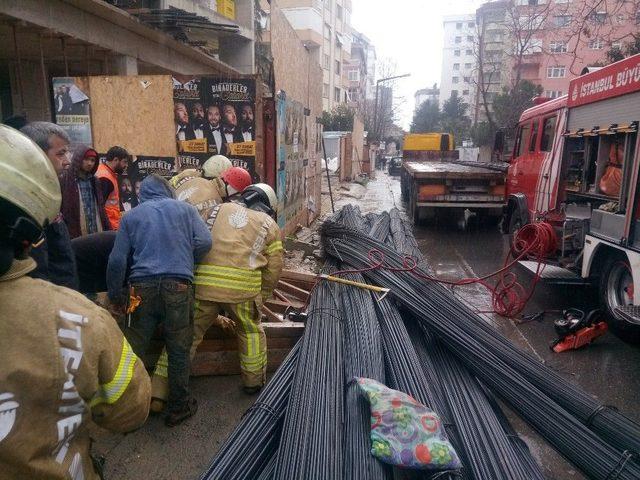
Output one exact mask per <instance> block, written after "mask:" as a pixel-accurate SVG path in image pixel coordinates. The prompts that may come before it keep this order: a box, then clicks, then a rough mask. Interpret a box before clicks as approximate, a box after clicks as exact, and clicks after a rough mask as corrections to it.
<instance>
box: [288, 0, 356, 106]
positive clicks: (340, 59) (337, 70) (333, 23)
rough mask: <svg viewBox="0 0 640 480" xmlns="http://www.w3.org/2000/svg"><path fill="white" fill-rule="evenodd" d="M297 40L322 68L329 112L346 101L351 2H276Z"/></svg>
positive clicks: (325, 102)
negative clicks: (312, 52) (312, 51)
mask: <svg viewBox="0 0 640 480" xmlns="http://www.w3.org/2000/svg"><path fill="white" fill-rule="evenodd" d="M277 3H278V6H279V7H280V8H281V9H282V11H283V12H284V14H285V15H286V17H287V19H288V20H289V22H290V23H291V26H292V27H293V28H294V30H295V31H296V33H297V34H298V36H299V37H300V39H301V40H302V41H303V42H305V45H306V47H307V48H309V49H312V50H314V51H315V52H316V53H317V59H318V62H319V64H320V66H321V67H322V75H323V78H322V104H323V109H324V110H325V111H330V110H331V109H332V108H333V107H334V106H335V105H336V104H339V103H344V102H347V101H348V96H349V92H348V86H347V81H348V80H347V77H346V76H345V75H344V67H345V64H346V63H348V62H349V61H350V59H351V43H352V32H351V12H352V6H351V0H278V2H277Z"/></svg>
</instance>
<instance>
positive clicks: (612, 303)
mask: <svg viewBox="0 0 640 480" xmlns="http://www.w3.org/2000/svg"><path fill="white" fill-rule="evenodd" d="M598 293H599V296H600V305H601V307H602V311H603V312H604V314H605V318H606V321H607V324H608V325H609V329H610V330H611V332H612V333H613V334H614V335H616V336H617V337H618V338H620V340H622V341H623V342H626V343H630V344H633V345H638V344H640V325H633V324H631V323H629V322H628V321H626V320H625V319H624V318H622V316H621V315H620V314H618V313H616V311H615V309H616V308H617V307H620V306H624V305H631V304H632V302H633V278H632V276H631V268H630V266H629V261H628V260H627V258H626V256H623V255H612V256H611V257H610V258H608V259H607V260H606V261H605V264H604V266H603V269H602V273H601V275H600V281H599V288H598Z"/></svg>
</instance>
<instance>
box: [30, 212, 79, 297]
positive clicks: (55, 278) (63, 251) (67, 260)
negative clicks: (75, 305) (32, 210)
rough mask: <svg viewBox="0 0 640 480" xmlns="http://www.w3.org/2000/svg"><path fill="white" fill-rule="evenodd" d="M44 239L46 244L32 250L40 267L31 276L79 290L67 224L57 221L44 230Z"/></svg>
mask: <svg viewBox="0 0 640 480" xmlns="http://www.w3.org/2000/svg"><path fill="white" fill-rule="evenodd" d="M44 237H45V240H44V242H42V244H41V245H40V246H38V247H37V248H34V249H32V250H31V256H32V257H33V259H34V260H35V261H36V263H37V264H38V266H37V268H36V269H35V270H34V271H33V272H31V273H30V274H29V275H30V276H31V277H33V278H41V279H43V280H48V281H50V282H51V283H55V284H56V285H60V286H62V287H67V288H71V289H73V290H78V272H77V271H76V259H75V255H74V254H73V250H72V249H71V238H70V237H69V230H68V229H67V224H66V223H64V222H63V221H62V219H61V218H59V219H57V220H55V221H54V222H52V223H50V224H49V225H48V226H47V227H46V228H45V229H44Z"/></svg>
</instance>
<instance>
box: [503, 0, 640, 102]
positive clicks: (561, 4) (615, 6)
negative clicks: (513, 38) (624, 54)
mask: <svg viewBox="0 0 640 480" xmlns="http://www.w3.org/2000/svg"><path fill="white" fill-rule="evenodd" d="M515 4H516V6H515V8H514V9H513V10H512V11H513V12H514V14H513V15H514V16H515V15H518V17H519V18H518V19H512V22H513V25H517V26H518V27H517V29H518V30H519V32H517V33H516V34H517V35H519V36H520V38H521V39H523V38H524V39H526V42H521V44H522V45H526V47H525V48H524V54H523V55H521V56H520V55H513V56H512V63H513V65H512V75H513V76H516V75H517V74H518V72H519V73H520V78H522V79H524V80H529V81H531V82H533V83H534V84H538V85H541V86H542V89H543V95H545V96H547V97H551V98H555V97H559V96H561V95H564V94H565V93H567V90H568V88H569V82H571V80H572V79H574V78H576V77H577V76H579V75H580V74H581V72H582V70H583V69H584V67H587V66H594V65H602V64H605V63H607V56H606V53H607V51H608V50H610V49H611V48H612V47H615V46H618V47H623V45H624V43H625V42H628V41H630V40H632V34H638V33H639V32H640V25H639V23H640V11H639V10H638V7H639V6H640V2H635V1H630V2H621V1H620V0H605V1H597V2H596V1H594V0H586V1H570V0H565V1H562V0H516V1H515ZM591 4H593V5H591ZM594 7H595V8H594Z"/></svg>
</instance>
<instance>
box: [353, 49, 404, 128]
mask: <svg viewBox="0 0 640 480" xmlns="http://www.w3.org/2000/svg"><path fill="white" fill-rule="evenodd" d="M396 74H397V64H396V62H395V61H394V60H392V59H390V58H383V59H382V60H381V61H380V62H379V63H378V78H379V79H382V78H389V77H393V76H395V75H396ZM395 86H396V81H395V80H389V81H386V82H381V83H380V84H379V86H378V102H377V106H376V102H375V99H374V100H366V101H364V102H362V103H361V105H360V106H359V109H358V113H359V115H360V116H361V117H362V119H363V121H364V124H365V129H366V130H367V131H368V132H369V134H368V137H369V139H373V140H381V139H383V138H385V137H386V136H387V134H388V132H389V130H390V129H391V127H392V126H393V125H394V123H395V122H397V121H398V118H399V115H400V111H401V109H402V107H403V105H404V104H405V102H406V100H405V98H404V97H401V96H395V95H394V91H395Z"/></svg>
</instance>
